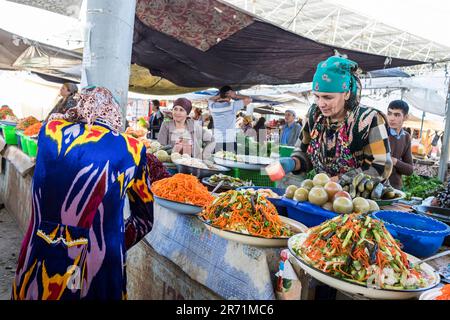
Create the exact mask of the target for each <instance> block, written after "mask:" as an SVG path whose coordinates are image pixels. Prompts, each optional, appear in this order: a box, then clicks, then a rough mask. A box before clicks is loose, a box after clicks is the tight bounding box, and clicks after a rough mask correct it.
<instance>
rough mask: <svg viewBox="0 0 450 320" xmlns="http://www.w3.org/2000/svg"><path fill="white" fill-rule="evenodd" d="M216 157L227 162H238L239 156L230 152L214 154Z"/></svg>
mask: <svg viewBox="0 0 450 320" xmlns="http://www.w3.org/2000/svg"><path fill="white" fill-rule="evenodd" d="M214 157H216V158H220V159H225V160H231V161H237V159H238V158H237V155H236V154H235V153H233V152H229V151H219V152H216V153H215V154H214Z"/></svg>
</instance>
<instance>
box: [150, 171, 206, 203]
mask: <svg viewBox="0 0 450 320" xmlns="http://www.w3.org/2000/svg"><path fill="white" fill-rule="evenodd" d="M151 190H152V192H153V194H154V195H156V196H158V197H160V198H163V199H167V200H172V201H176V202H181V203H186V204H192V205H195V206H200V207H203V206H205V205H207V204H209V203H211V202H212V201H213V200H214V197H213V196H212V195H210V194H209V192H208V189H207V188H206V187H205V186H204V185H202V184H201V183H200V182H199V181H198V180H197V178H196V177H194V176H192V175H190V174H183V173H177V174H175V175H174V176H172V177H170V178H165V179H161V180H159V181H157V182H155V183H153V184H152V187H151Z"/></svg>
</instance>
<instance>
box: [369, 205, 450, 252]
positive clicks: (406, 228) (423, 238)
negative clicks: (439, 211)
mask: <svg viewBox="0 0 450 320" xmlns="http://www.w3.org/2000/svg"><path fill="white" fill-rule="evenodd" d="M372 216H373V217H374V218H375V219H379V220H381V221H383V222H384V225H385V226H386V229H387V230H388V231H389V232H390V233H391V234H392V236H393V237H394V238H395V239H397V240H399V241H400V242H401V243H402V244H403V250H404V251H405V252H407V253H410V254H412V255H414V256H417V257H422V258H424V257H429V256H431V255H433V254H435V253H436V252H437V251H438V250H439V248H440V247H441V246H442V243H443V242H444V239H445V237H446V236H448V235H449V234H450V227H449V226H448V225H446V224H445V223H443V222H440V221H438V220H435V219H433V218H430V217H427V216H423V215H419V214H415V213H408V212H403V211H377V212H374V213H373V214H372Z"/></svg>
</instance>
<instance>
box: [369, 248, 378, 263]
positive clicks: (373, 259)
mask: <svg viewBox="0 0 450 320" xmlns="http://www.w3.org/2000/svg"><path fill="white" fill-rule="evenodd" d="M377 252H378V244H377V243H375V245H374V247H373V249H372V251H370V249H369V253H370V255H369V257H370V261H369V263H370V264H375V263H376V262H377Z"/></svg>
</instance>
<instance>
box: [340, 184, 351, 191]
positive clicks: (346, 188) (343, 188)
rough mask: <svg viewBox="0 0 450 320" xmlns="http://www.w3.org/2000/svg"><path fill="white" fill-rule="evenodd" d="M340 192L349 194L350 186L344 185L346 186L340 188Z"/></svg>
mask: <svg viewBox="0 0 450 320" xmlns="http://www.w3.org/2000/svg"><path fill="white" fill-rule="evenodd" d="M342 190H344V191H346V192H349V191H350V186H349V185H346V186H344V187H342Z"/></svg>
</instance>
